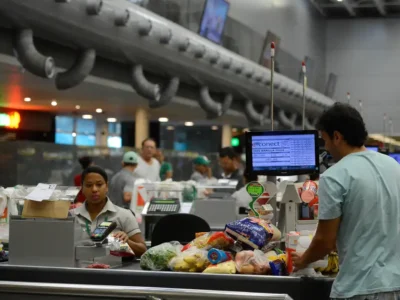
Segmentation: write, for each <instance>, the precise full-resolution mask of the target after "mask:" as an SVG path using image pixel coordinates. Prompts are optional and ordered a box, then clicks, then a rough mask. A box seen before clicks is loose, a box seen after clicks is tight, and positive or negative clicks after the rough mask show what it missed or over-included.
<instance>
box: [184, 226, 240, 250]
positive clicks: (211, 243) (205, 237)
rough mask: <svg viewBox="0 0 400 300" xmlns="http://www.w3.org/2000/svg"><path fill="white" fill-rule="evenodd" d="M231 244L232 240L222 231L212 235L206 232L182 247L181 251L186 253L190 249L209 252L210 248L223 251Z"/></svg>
mask: <svg viewBox="0 0 400 300" xmlns="http://www.w3.org/2000/svg"><path fill="white" fill-rule="evenodd" d="M233 243H234V240H233V239H232V238H231V237H229V236H227V235H226V234H225V233H224V232H222V231H218V232H214V233H211V232H207V233H203V234H202V235H200V236H198V237H196V238H195V239H194V240H193V241H192V242H190V243H189V244H187V245H186V246H185V247H183V249H182V251H186V250H187V249H189V248H191V247H196V248H198V249H204V250H210V249H211V248H216V249H221V250H224V249H228V248H229V247H230V246H232V245H233Z"/></svg>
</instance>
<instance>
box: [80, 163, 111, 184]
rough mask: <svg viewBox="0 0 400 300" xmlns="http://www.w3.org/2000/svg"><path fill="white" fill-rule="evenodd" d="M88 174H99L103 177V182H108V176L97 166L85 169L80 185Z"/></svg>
mask: <svg viewBox="0 0 400 300" xmlns="http://www.w3.org/2000/svg"><path fill="white" fill-rule="evenodd" d="M89 173H96V174H99V175H100V176H101V177H103V179H104V181H105V182H106V183H107V182H108V176H107V173H106V171H104V169H102V168H100V167H98V166H91V167H88V168H86V169H85V170H84V171H83V172H82V185H83V182H84V181H85V177H86V175H87V174H89Z"/></svg>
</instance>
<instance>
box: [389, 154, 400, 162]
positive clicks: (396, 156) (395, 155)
mask: <svg viewBox="0 0 400 300" xmlns="http://www.w3.org/2000/svg"><path fill="white" fill-rule="evenodd" d="M389 156H390V157H391V158H394V159H395V160H396V161H397V162H398V163H399V164H400V153H399V152H397V153H389Z"/></svg>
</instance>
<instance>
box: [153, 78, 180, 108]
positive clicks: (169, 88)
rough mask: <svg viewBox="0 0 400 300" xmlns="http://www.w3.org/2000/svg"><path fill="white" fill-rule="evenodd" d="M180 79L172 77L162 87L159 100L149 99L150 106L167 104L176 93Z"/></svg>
mask: <svg viewBox="0 0 400 300" xmlns="http://www.w3.org/2000/svg"><path fill="white" fill-rule="evenodd" d="M179 84H180V80H179V78H178V77H173V78H171V80H170V81H169V83H168V84H167V85H166V86H165V87H164V88H163V89H162V91H161V97H160V99H159V100H156V99H150V102H149V106H150V108H158V107H162V106H165V105H167V104H169V103H170V102H171V101H172V100H173V99H174V97H175V96H176V94H177V93H178V89H179Z"/></svg>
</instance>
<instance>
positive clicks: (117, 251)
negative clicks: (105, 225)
mask: <svg viewBox="0 0 400 300" xmlns="http://www.w3.org/2000/svg"><path fill="white" fill-rule="evenodd" d="M107 240H108V245H109V246H110V254H111V255H112V256H118V257H129V256H135V253H134V252H133V250H132V249H131V247H129V245H128V243H124V242H121V241H120V240H119V239H116V238H115V237H114V236H113V235H109V236H108V237H107Z"/></svg>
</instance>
